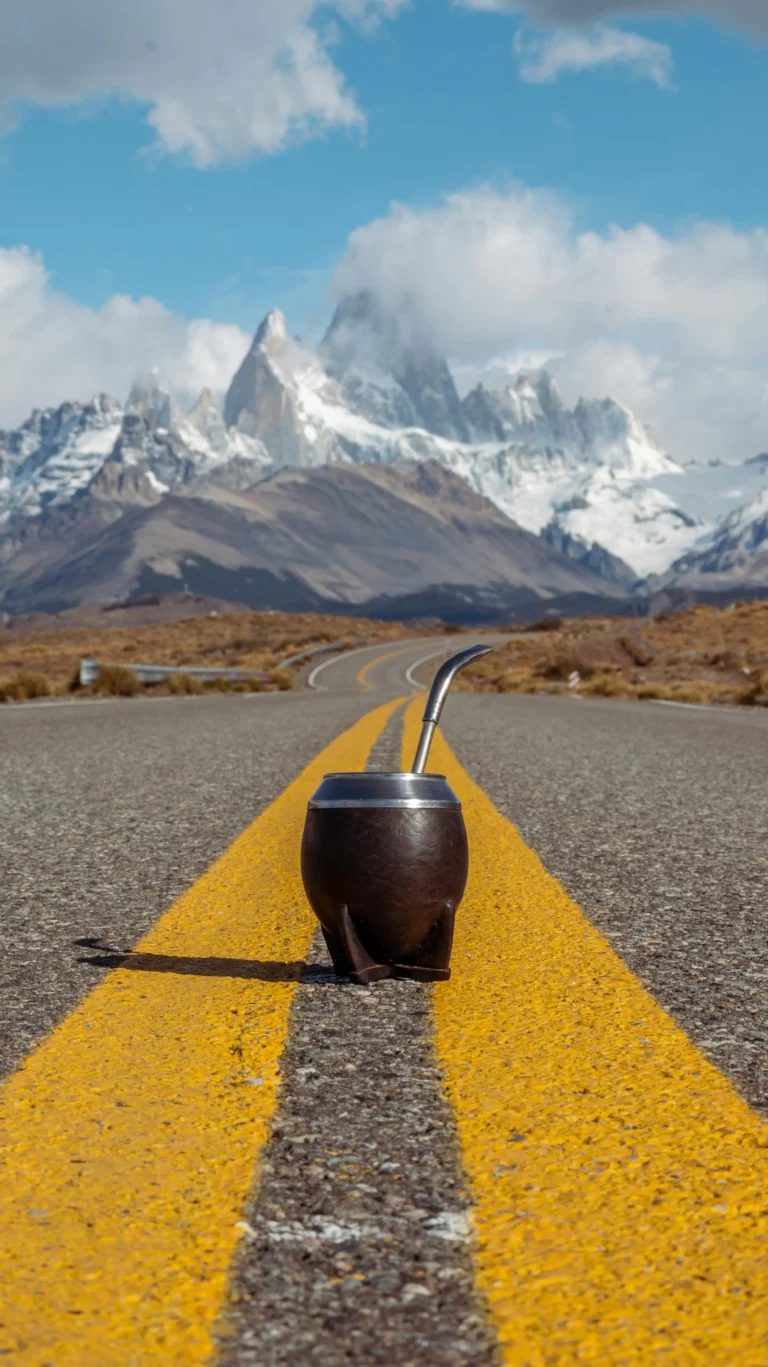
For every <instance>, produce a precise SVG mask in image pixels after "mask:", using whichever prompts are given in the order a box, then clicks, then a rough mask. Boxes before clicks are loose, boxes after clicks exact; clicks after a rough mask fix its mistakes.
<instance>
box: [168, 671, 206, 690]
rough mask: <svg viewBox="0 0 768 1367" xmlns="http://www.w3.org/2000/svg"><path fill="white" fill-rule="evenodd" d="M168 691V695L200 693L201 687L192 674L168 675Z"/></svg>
mask: <svg viewBox="0 0 768 1367" xmlns="http://www.w3.org/2000/svg"><path fill="white" fill-rule="evenodd" d="M168 690H169V692H170V693H181V694H190V693H202V691H203V685H202V684H201V682H200V680H199V679H196V678H195V676H194V674H170V675H169V676H168Z"/></svg>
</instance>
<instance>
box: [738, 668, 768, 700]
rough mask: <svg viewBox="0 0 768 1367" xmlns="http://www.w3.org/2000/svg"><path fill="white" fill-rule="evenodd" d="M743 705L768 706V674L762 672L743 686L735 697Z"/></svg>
mask: <svg viewBox="0 0 768 1367" xmlns="http://www.w3.org/2000/svg"><path fill="white" fill-rule="evenodd" d="M734 701H735V702H737V703H739V704H740V705H741V706H742V707H766V706H768V674H762V675H760V677H759V678H757V679H755V680H754V682H753V683H751V684H749V685H748V686H747V687H746V688H742V689H741V691H740V692H739V693H737V694H736V697H735V699H734Z"/></svg>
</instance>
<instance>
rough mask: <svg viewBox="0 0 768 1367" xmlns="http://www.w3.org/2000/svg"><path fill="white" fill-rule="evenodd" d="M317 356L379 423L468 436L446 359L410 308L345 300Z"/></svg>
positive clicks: (369, 297) (365, 294) (363, 295)
mask: <svg viewBox="0 0 768 1367" xmlns="http://www.w3.org/2000/svg"><path fill="white" fill-rule="evenodd" d="M321 355H322V357H323V360H324V361H325V364H326V366H327V368H328V370H329V372H330V374H331V375H333V376H334V377H335V378H336V379H337V380H338V381H339V382H340V384H341V385H342V386H343V389H344V393H345V396H346V399H347V402H348V403H349V404H350V406H351V407H352V408H353V409H354V411H355V412H357V413H359V414H360V415H361V416H362V417H365V418H369V419H370V420H371V421H372V422H377V423H380V424H381V425H382V426H384V427H423V428H424V429H425V430H426V431H428V432H434V433H435V435H436V436H441V437H447V438H448V439H449V440H454V441H468V440H469V435H470V434H469V430H468V427H467V423H466V421H465V418H464V414H463V412H462V407H461V400H460V398H459V395H458V391H457V389H456V385H455V383H454V380H453V376H452V374H451V372H450V370H449V368H448V364H447V362H446V360H445V358H444V357H443V356H441V355H440V353H439V352H438V351H437V350H436V349H435V347H434V346H433V344H432V342H431V340H430V338H429V335H428V333H427V331H426V330H425V329H424V328H423V327H422V326H421V325H420V324H419V321H418V319H417V316H416V315H415V313H414V312H413V310H412V309H411V308H409V307H408V306H407V305H405V306H404V307H403V309H402V310H400V311H399V312H394V311H392V310H389V309H387V308H385V307H384V305H383V304H382V303H381V302H380V300H378V299H377V298H376V296H375V295H373V294H371V293H370V292H369V291H362V292H360V293H358V294H353V295H350V296H349V297H348V298H346V299H342V300H341V302H340V303H339V304H338V306H337V308H336V312H335V313H334V316H333V318H332V320H331V324H330V327H329V328H328V331H327V333H326V335H325V338H324V340H323V344H322V347H321Z"/></svg>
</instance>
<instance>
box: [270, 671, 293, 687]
mask: <svg viewBox="0 0 768 1367" xmlns="http://www.w3.org/2000/svg"><path fill="white" fill-rule="evenodd" d="M272 682H273V684H276V685H277V688H278V690H279V691H280V692H281V693H287V692H288V691H289V690H290V689H291V688H293V675H292V673H291V671H290V669H273V670H272Z"/></svg>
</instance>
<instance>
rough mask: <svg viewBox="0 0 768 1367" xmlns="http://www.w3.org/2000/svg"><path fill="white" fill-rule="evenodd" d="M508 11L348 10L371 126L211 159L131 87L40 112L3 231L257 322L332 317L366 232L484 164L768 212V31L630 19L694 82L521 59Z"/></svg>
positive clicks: (102, 283)
mask: <svg viewBox="0 0 768 1367" xmlns="http://www.w3.org/2000/svg"><path fill="white" fill-rule="evenodd" d="M517 27H518V25H517V23H515V22H514V21H511V19H510V16H509V15H506V14H498V13H496V14H494V13H479V14H478V13H474V12H472V11H468V10H462V9H452V8H451V7H450V6H447V5H446V4H445V3H444V0H417V3H416V4H414V5H413V7H412V8H411V9H410V10H408V11H406V12H404V13H403V14H401V15H400V16H399V17H398V18H397V19H396V20H395V21H394V22H392V23H390V24H386V25H384V26H382V28H380V29H379V31H378V32H377V33H376V35H375V36H368V37H366V36H364V35H362V34H360V33H359V32H355V31H354V30H353V29H351V28H350V27H349V26H346V27H345V28H344V30H343V36H342V37H341V41H340V42H339V44H338V45H337V46H336V47H335V48H334V54H333V55H334V60H335V61H336V64H337V65H338V66H339V67H340V68H341V69H342V70H343V71H344V73H345V75H346V77H347V81H348V84H349V85H350V87H351V88H352V90H353V91H354V92H355V93H356V95H357V98H358V101H359V103H360V105H361V108H362V109H363V111H364V113H365V116H366V120H367V128H366V130H365V131H364V132H362V131H361V130H358V129H353V130H350V131H345V130H342V131H333V132H330V133H328V134H326V135H324V136H323V137H322V138H318V139H313V140H312V141H309V142H307V143H304V144H303V145H301V146H296V147H292V148H290V149H289V150H287V151H285V152H283V153H281V154H279V155H269V156H267V155H264V154H259V153H255V154H254V155H252V156H251V157H250V158H249V159H248V160H247V161H246V162H245V164H239V165H234V166H232V165H229V166H225V167H216V168H211V169H209V170H206V171H204V172H201V171H199V170H196V169H194V168H192V167H190V166H189V165H188V164H186V165H185V163H184V159H183V158H170V157H164V158H157V157H147V156H146V155H142V151H143V149H146V147H147V145H148V144H149V143H150V141H151V137H150V133H149V130H148V129H147V126H146V123H145V111H144V110H143V109H141V108H140V107H138V106H136V105H129V104H124V103H123V104H120V103H118V102H117V101H115V100H112V101H109V100H104V101H99V102H97V103H95V104H93V105H91V106H90V107H89V108H86V109H85V110H83V109H73V110H65V111H61V110H55V111H48V110H36V109H32V110H29V111H28V112H26V113H25V114H24V115H23V117H22V119H21V122H20V125H19V127H18V129H17V131H16V132H15V133H13V134H11V135H10V136H9V137H8V138H7V139H6V141H5V146H4V152H5V157H4V162H3V164H2V166H0V195H2V201H1V203H2V218H1V219H0V224H1V232H2V241H3V243H4V245H11V244H16V243H26V244H28V245H30V246H32V247H33V248H35V249H36V250H38V251H41V252H42V253H43V255H44V257H45V260H46V263H47V265H48V267H49V269H50V270H51V271H52V272H53V274H54V278H55V282H56V285H57V286H58V287H59V288H60V289H62V290H64V291H66V292H67V293H68V294H69V295H71V296H72V297H73V298H75V299H78V300H80V301H82V302H83V303H87V304H90V305H93V306H98V305H100V304H101V303H102V302H103V301H104V299H106V298H107V297H108V296H109V295H110V294H112V293H113V292H114V291H115V290H120V291H123V290H125V291H127V292H129V293H130V294H133V295H144V294H151V295H153V296H155V297H156V298H158V299H161V300H162V301H163V302H164V303H165V304H166V305H167V306H168V307H169V308H171V309H173V310H175V311H179V312H181V313H184V314H186V315H187V316H190V317H195V316H198V315H205V316H211V317H214V318H220V319H221V320H222V321H225V320H227V321H229V320H232V321H235V322H237V323H239V324H240V326H242V327H244V328H246V329H252V328H253V327H255V325H256V323H257V322H258V320H259V317H260V316H261V314H262V313H263V312H264V310H265V309H266V308H268V307H270V306H272V305H273V304H279V305H281V306H283V307H285V308H286V310H287V311H288V313H289V315H291V322H292V324H293V325H294V326H296V327H297V328H304V327H306V325H307V323H308V322H312V321H314V317H315V315H317V316H318V317H319V316H322V315H323V308H324V303H325V295H326V291H327V288H328V283H329V278H330V275H331V273H332V269H333V266H334V263H335V261H336V259H337V258H338V257H339V256H340V254H341V253H342V251H343V248H344V243H345V240H346V238H347V235H348V234H349V233H350V232H351V231H352V230H353V229H354V228H356V227H357V226H358V225H359V224H361V223H365V222H367V221H368V220H369V219H371V218H375V217H378V216H380V215H382V214H384V213H386V211H387V207H388V205H389V203H390V201H392V200H401V201H405V202H407V203H408V204H411V205H423V204H429V203H433V202H435V201H436V200H437V199H439V197H440V195H441V194H442V193H444V192H446V191H451V190H454V189H457V188H459V187H465V186H470V185H472V184H474V183H478V182H484V181H493V182H496V183H502V184H503V183H505V182H508V181H510V180H513V179H514V180H522V181H523V182H525V183H526V184H528V185H533V186H548V187H556V188H557V189H558V190H560V191H561V192H562V193H564V194H565V195H567V196H568V197H569V199H570V200H571V201H572V202H573V204H574V205H575V206H576V211H577V213H578V216H579V219H580V221H581V222H582V223H583V225H584V226H589V227H592V228H595V229H596V230H598V231H599V230H601V229H603V228H605V227H606V226H608V225H609V224H611V223H614V222H616V223H620V224H623V225H625V226H630V225H631V224H633V223H636V222H637V221H639V220H642V221H645V222H649V223H651V224H654V225H656V226H657V227H659V228H660V229H661V230H662V231H664V232H670V231H672V230H674V228H675V227H676V225H678V224H681V223H684V222H685V221H686V220H690V219H702V218H704V219H727V220H730V221H731V222H733V223H735V224H736V225H737V226H740V227H749V226H752V225H754V224H758V223H764V222H766V221H768V177H766V175H765V172H764V164H765V162H764V158H765V150H766V149H765V141H766V93H765V83H766V76H767V74H768V63H767V61H766V52H765V50H763V49H760V48H759V47H757V45H755V44H753V43H752V42H751V41H750V40H749V38H747V37H746V36H743V37H742V36H740V35H736V34H725V33H724V32H723V31H720V30H718V29H717V28H715V27H714V26H713V25H712V24H710V23H707V22H706V21H701V20H699V21H697V20H695V19H690V20H678V21H677V22H673V23H670V22H663V21H659V20H657V21H656V22H655V23H637V22H634V23H633V24H632V29H633V31H636V32H640V33H642V34H644V35H645V36H647V37H649V38H652V39H655V40H657V41H659V42H663V43H667V44H669V45H670V46H671V47H672V49H673V52H674V58H675V76H674V79H675V83H676V86H677V92H676V93H670V92H668V91H665V90H660V89H658V88H657V87H656V86H655V85H653V84H652V83H651V82H650V81H647V80H639V79H633V78H632V77H627V76H626V75H625V74H624V73H623V72H622V71H621V70H620V69H618V70H607V69H606V70H603V71H596V72H591V73H585V74H577V75H565V76H563V77H561V78H560V80H559V81H557V82H554V83H553V84H550V85H532V84H527V83H525V82H523V81H522V80H520V78H519V75H518V71H517V66H516V62H515V60H514V56H513V54H512V50H511V49H512V39H513V33H514V31H515V29H516V28H517Z"/></svg>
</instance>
